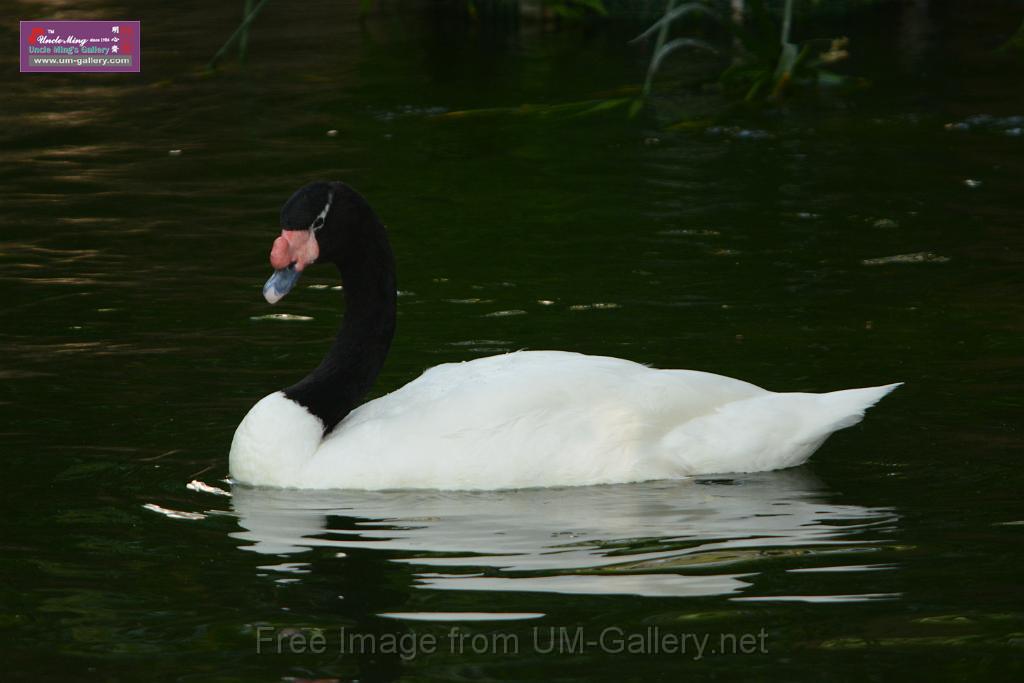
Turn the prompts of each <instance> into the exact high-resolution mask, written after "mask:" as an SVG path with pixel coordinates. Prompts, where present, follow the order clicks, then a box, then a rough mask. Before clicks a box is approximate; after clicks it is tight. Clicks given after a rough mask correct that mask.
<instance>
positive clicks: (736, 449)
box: [662, 382, 902, 474]
mask: <svg viewBox="0 0 1024 683" xmlns="http://www.w3.org/2000/svg"><path fill="white" fill-rule="evenodd" d="M901 384H902V382H899V383H896V384H888V385H886V386H881V387H867V388H864V389H846V390H843V391H833V392H830V393H827V394H801V393H791V394H773V393H766V394H763V395H761V396H755V397H753V398H748V399H745V400H740V401H734V402H731V403H727V404H725V405H723V406H721V407H719V408H718V410H716V411H715V412H713V413H710V414H708V415H704V416H703V417H700V418H697V419H695V420H691V421H689V422H685V423H683V424H681V425H679V426H678V427H676V428H675V429H672V430H671V431H669V433H668V434H666V435H665V438H664V439H663V441H662V445H663V447H664V449H665V451H664V452H665V456H666V457H667V458H669V459H671V460H672V461H673V464H674V466H675V467H676V468H678V471H679V473H680V474H718V473H728V472H761V471H765V470H776V469H781V468H783V467H793V466H796V465H801V464H803V463H804V462H806V461H807V459H808V458H809V457H811V454H812V453H814V451H816V450H817V449H818V447H819V446H821V444H822V443H824V442H825V439H827V438H828V437H829V435H831V434H832V433H833V432H835V431H838V430H840V429H845V428H846V427H852V426H853V425H855V424H857V423H858V422H860V421H861V419H863V417H864V411H866V410H867V409H868V408H870V407H871V406H873V405H875V404H876V403H878V401H880V400H881V399H882V398H883V397H884V396H885V395H886V394H888V393H889V392H891V391H893V390H894V389H896V388H897V387H898V386H900V385H901Z"/></svg>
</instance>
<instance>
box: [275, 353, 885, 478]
mask: <svg viewBox="0 0 1024 683" xmlns="http://www.w3.org/2000/svg"><path fill="white" fill-rule="evenodd" d="M891 388H892V387H887V388H880V389H876V390H854V391H851V392H835V393H833V394H775V393H772V392H769V391H766V390H764V389H761V388H760V387H757V386H754V385H753V384H749V383H747V382H742V381H740V380H736V379H731V378H728V377H723V376H720V375H713V374H710V373H704V372H696V371H689V370H655V369H651V368H648V367H646V366H643V365H640V364H637V363H633V362H631V361H626V360H621V359H617V358H608V357H602V356H585V355H581V354H576V353H567V352H560V351H524V352H517V353H510V354H506V355H501V356H492V357H488V358H481V359H478V360H474V361H469V362H465V363H449V364H445V365H440V366H437V367H434V368H431V369H430V370H428V371H426V372H425V373H424V374H423V375H422V376H421V377H420V378H418V379H417V380H415V381H413V382H410V383H409V384H407V385H406V386H404V387H402V388H401V389H399V390H397V391H395V392H394V393H391V394H388V395H387V396H384V397H382V398H379V399H377V400H375V401H371V402H370V403H367V404H365V405H363V406H361V407H360V408H358V409H356V410H355V411H353V412H352V413H351V414H350V415H349V416H348V417H347V418H345V420H344V421H343V422H342V423H341V424H339V425H338V427H337V428H336V429H335V431H334V432H332V433H331V434H330V435H329V436H328V437H327V438H326V439H325V440H324V442H323V443H322V444H321V446H320V448H319V449H318V450H317V452H316V453H315V454H314V456H313V457H312V458H311V459H310V460H309V462H308V463H307V464H306V465H305V466H304V467H303V468H301V471H298V472H294V476H293V477H291V479H292V481H290V482H288V483H287V484H285V485H293V486H300V487H307V488H327V487H338V488H364V489H376V488H441V489H494V488H518V487H530V486H558V485H581V484H600V483H619V482H627V481H642V480H648V479H660V478H669V477H679V476H685V475H691V474H700V473H711V472H736V471H752V470H761V469H776V468H779V467H787V466H790V465H794V464H799V462H803V461H804V460H806V458H807V457H809V456H810V454H811V453H812V452H813V451H814V449H815V448H817V447H818V446H819V445H820V444H821V442H822V441H824V439H825V438H826V437H827V436H828V434H830V433H831V432H832V431H834V430H835V429H839V428H841V427H844V426H849V425H850V424H853V423H855V422H857V421H859V419H860V416H861V415H862V414H863V411H864V409H866V408H867V407H868V406H870V405H871V404H873V403H874V402H875V401H877V400H878V399H879V398H881V396H882V395H884V393H887V392H888V391H889V390H891ZM856 391H861V392H868V393H860V394H857V393H855V392H856ZM871 392H873V393H871ZM841 395H846V398H842V397H841ZM837 397H838V398H837Z"/></svg>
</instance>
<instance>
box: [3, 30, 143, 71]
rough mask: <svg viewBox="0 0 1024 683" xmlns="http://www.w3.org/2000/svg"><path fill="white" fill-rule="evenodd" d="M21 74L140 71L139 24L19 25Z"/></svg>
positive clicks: (140, 33)
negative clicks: (38, 72)
mask: <svg viewBox="0 0 1024 683" xmlns="http://www.w3.org/2000/svg"><path fill="white" fill-rule="evenodd" d="M20 24H21V71H22V72H29V71H51V72H53V71H64V72H68V71H70V72H85V71H135V72H137V71H139V70H140V69H141V67H142V42H141V40H142V22H138V21H49V20H45V19H41V20H39V21H22V22H20Z"/></svg>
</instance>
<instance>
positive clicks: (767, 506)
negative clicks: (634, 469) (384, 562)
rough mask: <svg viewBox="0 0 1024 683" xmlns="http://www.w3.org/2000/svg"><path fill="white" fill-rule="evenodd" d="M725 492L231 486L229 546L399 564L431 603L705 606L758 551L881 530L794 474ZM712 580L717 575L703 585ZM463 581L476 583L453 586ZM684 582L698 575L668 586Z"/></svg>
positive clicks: (708, 488) (877, 514) (721, 487)
mask: <svg viewBox="0 0 1024 683" xmlns="http://www.w3.org/2000/svg"><path fill="white" fill-rule="evenodd" d="M726 481H731V482H732V483H731V485H727V484H726V483H715V480H706V481H704V482H702V481H700V480H696V481H694V480H688V481H670V482H658V483H654V484H645V485H617V486H596V487H587V488H577V487H571V488H563V489H533V490H523V491H516V492H438V491H399V492H389V493H377V492H358V491H334V492H332V491H316V492H311V491H296V490H268V489H252V488H248V487H242V486H236V487H234V489H233V495H234V498H233V503H234V509H235V512H236V513H237V515H238V517H239V523H240V525H241V526H242V528H243V531H239V532H236V533H234V534H233V536H234V537H235V538H238V539H241V540H245V541H250V542H251V545H247V546H243V548H245V549H246V550H251V551H254V552H257V553H263V554H272V555H287V554H298V553H303V552H306V551H308V550H310V549H314V548H332V549H335V550H339V551H344V550H346V549H353V548H363V549H380V550H388V551H392V552H390V553H389V555H390V556H392V557H393V556H394V553H395V551H398V552H399V553H410V554H411V556H410V555H406V556H404V557H402V558H401V559H400V560H399V561H402V562H408V563H410V564H412V565H415V566H419V567H429V568H430V570H429V573H422V574H420V575H419V585H420V586H421V587H428V588H434V589H468V590H503V591H553V592H579V593H631V594H639V595H717V594H725V593H736V592H739V591H741V590H743V589H744V588H746V587H747V586H748V583H747V582H745V581H743V580H742V578H743V577H744V576H747V574H744V573H728V572H732V571H740V572H744V571H750V570H751V565H750V564H749V563H741V562H742V561H744V560H752V559H757V557H758V556H760V554H761V553H763V551H764V550H765V549H766V548H773V549H776V550H777V551H778V552H787V551H786V549H787V548H788V549H790V551H791V552H796V551H797V549H799V552H814V551H824V550H827V548H828V546H830V545H836V544H843V543H851V542H853V541H858V542H861V543H870V541H869V540H866V539H865V538H864V537H863V533H864V528H865V526H872V527H875V526H877V525H880V524H882V525H884V524H886V523H887V522H890V521H891V520H892V518H893V513H892V511H890V510H887V509H883V508H865V507H860V506H855V505H834V504H830V503H827V502H823V501H822V494H823V493H825V491H824V490H823V488H822V487H821V485H820V484H819V483H818V482H817V481H816V480H815V479H814V478H813V477H811V476H810V475H808V474H807V473H804V472H794V471H790V472H771V473H762V474H752V475H743V476H742V477H739V478H736V479H733V480H726ZM328 517H330V523H328ZM611 551H617V552H616V553H614V554H611ZM773 552H774V551H773ZM440 554H443V556H439V555H440ZM423 555H425V556H423ZM282 566H286V567H288V568H291V569H294V568H295V567H296V566H301V565H296V564H295V563H289V564H287V565H282ZM714 567H723V568H724V570H723V571H724V572H726V573H709V572H708V569H709V568H714ZM472 568H476V569H483V571H484V574H485V575H484V576H481V575H480V574H479V573H474V574H466V573H465V572H466V570H467V569H472ZM690 569H700V570H702V571H701V573H700V575H697V576H694V575H690V576H687V575H683V574H680V572H684V571H687V570H690ZM522 571H529V572H530V575H528V576H523V575H521V574H519V572H522Z"/></svg>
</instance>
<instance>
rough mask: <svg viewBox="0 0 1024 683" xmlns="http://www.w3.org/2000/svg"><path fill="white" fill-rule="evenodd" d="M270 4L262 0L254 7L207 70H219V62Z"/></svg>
mask: <svg viewBox="0 0 1024 683" xmlns="http://www.w3.org/2000/svg"><path fill="white" fill-rule="evenodd" d="M268 2H270V0H260V4H258V5H256V6H255V7H253V9H252V11H251V12H249V14H247V15H246V17H245V19H243V20H242V23H241V24H239V25H238V28H236V29H235V32H234V33H232V34H231V36H230V37H229V38H228V39H227V40H226V41H225V42H224V44H223V45H221V46H220V49H219V50H217V54H215V55H214V56H213V59H211V60H210V63H209V64H208V65H207V68H210V69H215V68H217V62H219V61H220V60H221V59H223V58H224V55H225V53H227V51H228V48H230V47H231V46H232V45H234V44H235V41H236V40H238V38H239V37H240V36H241V35H242V32H243V31H244V30H247V29H248V28H249V24H251V23H252V20H253V19H255V18H256V15H257V14H259V13H260V11H261V10H262V9H263V6H264V5H266V4H267V3H268Z"/></svg>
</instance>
